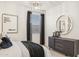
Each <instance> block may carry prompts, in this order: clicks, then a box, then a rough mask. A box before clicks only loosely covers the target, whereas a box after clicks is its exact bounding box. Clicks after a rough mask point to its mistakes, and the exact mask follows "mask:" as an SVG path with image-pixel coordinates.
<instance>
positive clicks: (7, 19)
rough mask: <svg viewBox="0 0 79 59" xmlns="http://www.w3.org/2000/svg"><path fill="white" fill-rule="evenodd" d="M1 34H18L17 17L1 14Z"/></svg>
mask: <svg viewBox="0 0 79 59" xmlns="http://www.w3.org/2000/svg"><path fill="white" fill-rule="evenodd" d="M2 32H6V33H17V32H18V16H17V15H11V14H6V13H3V14H2Z"/></svg>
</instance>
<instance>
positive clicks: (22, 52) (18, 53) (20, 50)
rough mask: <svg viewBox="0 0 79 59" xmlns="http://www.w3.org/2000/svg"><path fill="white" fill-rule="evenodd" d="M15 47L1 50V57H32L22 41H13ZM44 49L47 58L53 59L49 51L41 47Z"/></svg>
mask: <svg viewBox="0 0 79 59" xmlns="http://www.w3.org/2000/svg"><path fill="white" fill-rule="evenodd" d="M11 42H12V44H13V46H12V47H10V48H7V49H0V57H30V53H29V50H28V49H27V48H26V47H25V46H24V45H23V43H22V42H21V41H18V42H17V41H11ZM40 46H42V47H43V49H44V55H45V57H51V53H50V51H49V49H48V48H47V47H45V46H43V45H40Z"/></svg>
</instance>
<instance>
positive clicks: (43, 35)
mask: <svg viewBox="0 0 79 59" xmlns="http://www.w3.org/2000/svg"><path fill="white" fill-rule="evenodd" d="M44 17H45V15H44V14H41V20H42V21H41V34H40V44H42V45H44V44H45V32H44V30H45V27H44V22H45V20H44Z"/></svg>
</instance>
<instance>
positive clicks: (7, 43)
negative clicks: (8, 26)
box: [0, 37, 12, 49]
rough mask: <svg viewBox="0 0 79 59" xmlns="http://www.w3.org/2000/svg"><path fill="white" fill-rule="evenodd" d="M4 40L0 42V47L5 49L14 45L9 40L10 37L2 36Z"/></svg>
mask: <svg viewBox="0 0 79 59" xmlns="http://www.w3.org/2000/svg"><path fill="white" fill-rule="evenodd" d="M1 40H2V42H1V43H0V47H1V48H3V49H5V48H9V47H11V46H12V43H11V41H10V40H9V38H8V37H2V39H1Z"/></svg>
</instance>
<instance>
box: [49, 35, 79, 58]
mask: <svg viewBox="0 0 79 59" xmlns="http://www.w3.org/2000/svg"><path fill="white" fill-rule="evenodd" d="M48 45H49V48H52V49H54V50H56V51H59V52H61V53H64V54H65V55H66V56H75V57H76V56H77V55H78V54H79V40H76V39H70V38H62V37H52V36H51V37H49V44H48Z"/></svg>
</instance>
